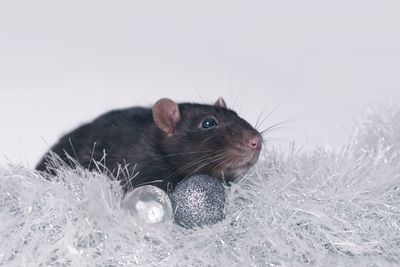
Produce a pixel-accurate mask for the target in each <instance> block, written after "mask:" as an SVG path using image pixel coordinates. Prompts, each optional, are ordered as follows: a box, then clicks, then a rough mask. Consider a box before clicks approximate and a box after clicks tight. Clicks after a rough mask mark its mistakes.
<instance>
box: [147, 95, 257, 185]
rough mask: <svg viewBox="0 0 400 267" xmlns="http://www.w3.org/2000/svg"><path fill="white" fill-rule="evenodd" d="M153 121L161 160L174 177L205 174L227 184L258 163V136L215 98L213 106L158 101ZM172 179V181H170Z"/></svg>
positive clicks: (164, 100) (223, 102)
mask: <svg viewBox="0 0 400 267" xmlns="http://www.w3.org/2000/svg"><path fill="white" fill-rule="evenodd" d="M153 118H154V121H155V123H156V125H157V127H158V128H160V129H161V130H162V131H163V134H164V136H165V138H164V139H163V149H164V150H165V151H164V153H166V157H165V159H166V160H168V161H169V163H170V164H171V165H173V166H175V170H174V171H175V173H174V175H176V176H188V175H192V174H199V173H201V174H209V175H212V176H214V177H219V178H222V179H225V180H227V181H230V180H234V179H235V178H237V177H238V176H240V175H243V174H245V173H246V172H247V171H248V170H249V169H250V168H251V167H252V166H253V165H254V164H255V163H256V162H257V160H258V157H259V154H260V150H261V147H262V141H263V140H262V136H261V134H260V133H259V132H258V131H257V130H255V129H254V128H253V127H252V126H251V125H250V124H249V123H248V122H247V121H245V120H243V119H242V118H240V117H239V116H238V115H237V113H236V112H234V111H232V110H230V109H227V107H226V104H225V101H224V100H223V99H222V98H219V99H218V101H217V102H216V103H215V104H214V105H202V104H190V103H184V104H176V103H175V102H174V101H172V100H170V99H165V98H164V99H161V100H159V101H158V102H157V103H156V104H155V105H154V108H153ZM171 178H172V177H171Z"/></svg>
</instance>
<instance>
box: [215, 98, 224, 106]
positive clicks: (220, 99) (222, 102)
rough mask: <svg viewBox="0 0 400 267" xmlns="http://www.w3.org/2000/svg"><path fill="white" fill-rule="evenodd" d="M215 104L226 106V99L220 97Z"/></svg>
mask: <svg viewBox="0 0 400 267" xmlns="http://www.w3.org/2000/svg"><path fill="white" fill-rule="evenodd" d="M214 106H217V107H221V108H226V103H225V100H224V99H223V98H222V97H219V98H218V100H217V102H215V104H214Z"/></svg>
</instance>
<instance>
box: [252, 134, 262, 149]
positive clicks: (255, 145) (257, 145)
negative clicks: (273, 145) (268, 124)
mask: <svg viewBox="0 0 400 267" xmlns="http://www.w3.org/2000/svg"><path fill="white" fill-rule="evenodd" d="M261 144H262V140H261V137H260V136H254V137H251V138H250V140H249V146H250V147H251V148H252V149H254V150H260V149H261Z"/></svg>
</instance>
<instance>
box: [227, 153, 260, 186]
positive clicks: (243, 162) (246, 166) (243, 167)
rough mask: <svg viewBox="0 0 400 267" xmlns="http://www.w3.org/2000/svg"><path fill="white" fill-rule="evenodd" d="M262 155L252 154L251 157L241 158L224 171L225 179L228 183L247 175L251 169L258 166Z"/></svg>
mask: <svg viewBox="0 0 400 267" xmlns="http://www.w3.org/2000/svg"><path fill="white" fill-rule="evenodd" d="M259 155H260V153H259V152H256V153H251V154H250V155H246V156H245V157H243V156H242V157H239V158H238V160H237V161H236V162H234V163H232V164H230V165H229V166H226V167H225V169H224V170H222V171H221V172H222V176H223V179H225V180H228V181H234V180H236V179H237V178H238V177H240V176H242V175H245V174H246V173H247V172H248V171H249V170H250V168H251V167H253V166H254V164H256V162H257V160H258V157H259Z"/></svg>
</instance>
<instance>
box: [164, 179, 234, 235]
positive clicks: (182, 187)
mask: <svg viewBox="0 0 400 267" xmlns="http://www.w3.org/2000/svg"><path fill="white" fill-rule="evenodd" d="M171 202H172V209H173V212H174V218H175V222H177V223H178V224H180V225H182V226H184V227H188V228H192V227H202V226H205V225H211V224H215V223H217V222H219V221H221V220H222V219H223V218H224V214H225V212H224V211H225V205H226V202H227V192H226V188H225V186H224V183H223V181H222V180H221V179H217V178H215V177H211V176H208V175H193V176H191V177H188V178H186V179H184V180H182V181H181V182H179V183H178V184H177V186H176V187H175V190H174V191H173V192H172V194H171Z"/></svg>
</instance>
